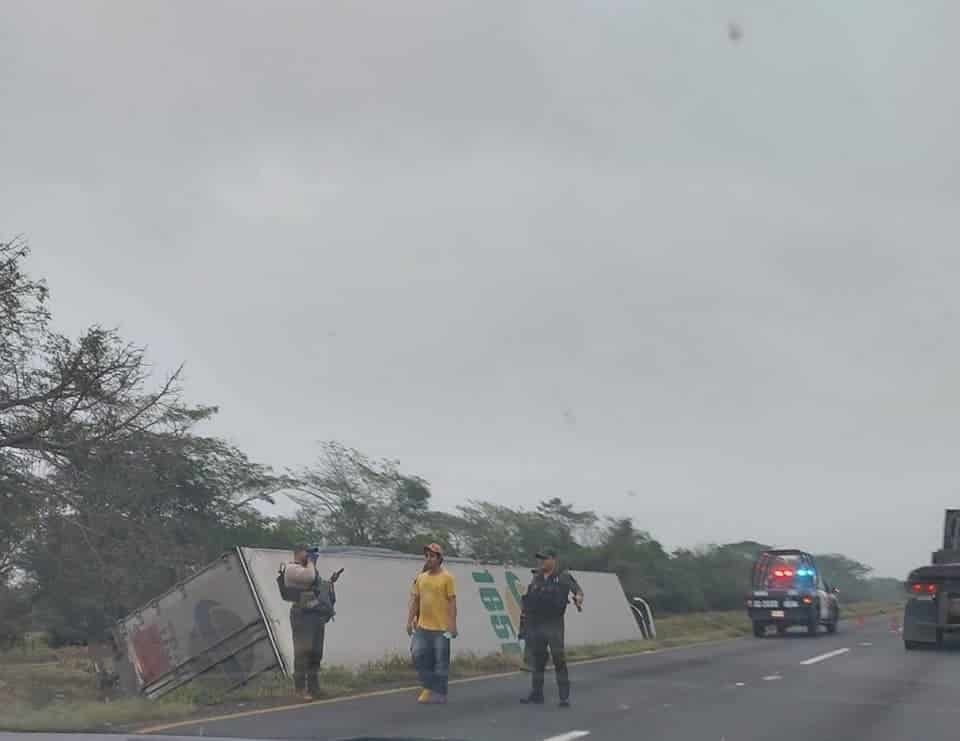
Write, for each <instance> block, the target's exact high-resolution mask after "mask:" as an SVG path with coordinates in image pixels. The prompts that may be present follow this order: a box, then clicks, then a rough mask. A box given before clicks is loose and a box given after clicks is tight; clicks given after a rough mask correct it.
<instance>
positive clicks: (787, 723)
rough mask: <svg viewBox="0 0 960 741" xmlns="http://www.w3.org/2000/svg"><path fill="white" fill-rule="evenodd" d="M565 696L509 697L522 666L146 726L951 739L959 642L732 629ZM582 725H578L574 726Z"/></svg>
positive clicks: (958, 717) (330, 732)
mask: <svg viewBox="0 0 960 741" xmlns="http://www.w3.org/2000/svg"><path fill="white" fill-rule="evenodd" d="M571 678H572V681H573V692H572V700H573V707H572V708H570V709H562V708H559V707H558V706H557V702H556V687H555V685H554V684H553V676H552V674H548V675H547V695H548V697H547V703H546V704H545V705H543V706H539V707H530V706H524V705H521V704H520V703H519V702H518V701H519V698H520V697H522V696H523V695H524V694H525V693H526V692H527V691H528V688H529V681H530V679H529V675H527V674H511V675H506V676H499V677H495V678H484V679H478V680H467V681H464V682H461V683H457V684H454V685H453V686H452V687H451V689H450V702H449V703H448V704H447V705H445V706H419V705H417V703H416V701H415V697H416V693H415V692H411V691H404V692H402V693H394V694H383V695H378V696H372V697H366V698H359V699H349V700H338V701H328V702H326V703H317V704H313V705H303V706H300V707H297V708H294V709H285V710H282V711H280V712H270V713H265V714H246V715H242V716H240V717H233V718H222V719H220V720H206V721H200V722H196V723H192V724H190V725H177V726H175V727H174V726H167V727H163V728H157V729H156V731H157V732H158V733H162V734H170V735H173V734H176V735H200V734H202V735H206V736H217V737H244V738H290V739H344V738H355V737H364V736H367V737H370V736H378V737H385V736H386V737H390V736H393V737H398V736H399V737H406V738H411V737H413V738H450V739H464V740H469V741H481V740H486V739H491V740H492V739H510V740H512V739H517V740H518V741H540V740H542V739H553V738H559V739H564V741H567V740H572V739H575V738H586V739H589V741H594V739H634V738H636V739H656V740H657V741H660V740H663V741H693V740H694V739H696V740H697V741H700V740H701V739H719V740H726V741H734V740H740V739H776V740H777V741H792V740H793V739H797V740H798V741H799V740H800V739H802V740H803V741H811V739H813V740H816V741H819V740H820V739H844V740H846V739H850V740H854V739H870V741H887V740H890V741H893V740H897V741H902V740H903V739H914V738H916V739H922V740H923V741H935V740H936V739H944V740H946V739H950V741H956V740H957V739H960V650H958V649H957V648H954V647H947V648H946V649H944V650H942V651H939V652H938V651H929V650H924V651H916V652H906V651H904V649H903V642H902V639H901V636H900V635H899V634H898V633H897V632H896V630H895V629H893V628H892V626H891V620H890V618H874V619H870V620H868V621H866V622H865V623H864V624H863V625H858V624H857V623H856V622H847V623H844V624H842V625H841V628H840V631H839V632H838V633H837V634H835V635H827V634H826V633H821V635H820V636H819V637H817V638H810V637H807V636H806V635H804V634H803V633H797V634H792V633H791V634H790V635H788V636H785V637H775V636H771V637H768V638H764V639H755V638H747V639H737V640H731V641H724V642H720V643H713V644H708V645H702V646H693V647H687V648H679V649H672V650H665V651H660V652H656V653H648V654H643V655H638V656H632V657H621V658H617V659H610V660H598V661H595V662H591V663H584V664H577V665H573V666H572V667H571ZM587 734H589V735H587Z"/></svg>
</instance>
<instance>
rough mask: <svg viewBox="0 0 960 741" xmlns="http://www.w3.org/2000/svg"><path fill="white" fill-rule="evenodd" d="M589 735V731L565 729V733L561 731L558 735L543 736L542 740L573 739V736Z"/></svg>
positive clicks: (558, 740)
mask: <svg viewBox="0 0 960 741" xmlns="http://www.w3.org/2000/svg"><path fill="white" fill-rule="evenodd" d="M589 735H590V731H567V732H566V733H561V734H560V735H559V736H550V738H545V739H543V741H573V740H574V739H575V738H583V737H584V736H589Z"/></svg>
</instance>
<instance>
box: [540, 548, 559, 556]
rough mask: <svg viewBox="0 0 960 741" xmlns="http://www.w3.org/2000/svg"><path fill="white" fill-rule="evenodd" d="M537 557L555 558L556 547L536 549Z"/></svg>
mask: <svg viewBox="0 0 960 741" xmlns="http://www.w3.org/2000/svg"><path fill="white" fill-rule="evenodd" d="M536 555H537V558H556V557H557V549H556V548H541V549H540V550H539V551H537V554H536Z"/></svg>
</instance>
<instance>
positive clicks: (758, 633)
mask: <svg viewBox="0 0 960 741" xmlns="http://www.w3.org/2000/svg"><path fill="white" fill-rule="evenodd" d="M766 634H767V626H766V625H764V624H763V623H761V622H760V621H759V620H754V621H753V637H754V638H763V637H764V636H765V635H766Z"/></svg>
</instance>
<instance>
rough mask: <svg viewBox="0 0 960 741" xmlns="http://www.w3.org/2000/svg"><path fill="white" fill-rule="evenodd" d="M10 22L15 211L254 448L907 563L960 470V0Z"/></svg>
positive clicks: (176, 14) (3, 15)
mask: <svg viewBox="0 0 960 741" xmlns="http://www.w3.org/2000/svg"><path fill="white" fill-rule="evenodd" d="M0 19H2V23H0V72H2V74H0V96H2V97H0V108H2V116H0V172H2V178H0V234H2V235H3V236H6V237H9V236H11V235H13V234H24V235H26V236H27V237H28V238H29V241H30V243H31V245H32V247H33V250H34V252H33V256H32V258H31V262H30V269H31V271H32V272H33V273H34V274H37V275H43V276H46V277H47V279H48V281H49V284H50V287H51V289H52V291H53V295H54V301H53V308H54V310H55V312H56V315H57V319H58V322H59V324H60V326H61V327H63V328H64V329H66V330H69V331H70V332H78V331H79V330H80V329H81V328H82V327H84V326H85V325H88V324H90V323H93V322H103V323H106V324H114V325H117V326H119V328H120V329H121V330H122V331H123V333H124V334H125V335H126V336H127V337H128V338H129V339H131V340H134V341H136V342H139V343H145V344H147V345H148V346H149V349H150V354H151V357H152V359H153V360H154V361H155V363H156V364H157V366H158V367H159V368H160V369H162V370H170V369H172V368H173V367H175V366H176V365H177V364H178V363H179V362H181V361H185V362H186V363H187V389H188V392H189V397H190V399H191V400H192V401H196V402H201V403H215V404H219V405H221V407H222V413H221V414H220V416H219V417H218V419H217V421H216V423H215V424H214V425H213V427H212V430H211V431H212V432H215V433H217V434H221V435H224V436H226V437H228V438H229V439H230V440H231V441H233V442H235V443H237V444H238V445H240V446H241V447H242V448H244V449H245V450H246V451H248V452H249V453H250V454H251V455H252V456H253V457H255V458H257V459H259V460H262V461H264V462H267V463H271V464H273V465H275V466H277V467H280V468H283V467H286V466H297V465H300V464H303V463H307V462H310V461H311V460H312V459H313V458H314V457H315V455H316V452H317V446H316V442H317V441H319V440H326V439H337V440H341V441H343V442H345V443H347V444H349V445H352V446H356V447H358V448H360V449H362V450H364V451H366V452H367V453H369V454H371V455H375V456H389V457H395V458H399V459H400V460H401V462H402V464H403V466H404V467H405V468H406V469H407V470H408V471H410V472H412V473H416V474H419V475H422V476H424V477H425V478H426V479H428V480H429V481H430V482H431V484H432V486H433V491H434V497H435V503H436V505H437V506H438V507H440V508H444V509H450V508H453V507H454V506H456V505H457V504H458V503H461V502H464V501H465V500H466V499H469V498H484V499H491V500H494V501H497V502H501V503H506V504H512V505H523V506H533V505H535V504H536V502H537V501H538V500H540V499H543V498H545V497H548V496H554V495H556V496H560V497H563V498H564V499H568V500H572V501H573V502H575V503H576V504H578V505H580V506H582V507H590V508H594V509H596V510H598V511H599V512H602V513H606V514H611V515H629V516H632V517H634V518H635V520H636V522H637V524H638V525H639V526H640V527H643V528H646V529H649V530H651V531H652V533H653V534H654V535H655V536H656V537H658V538H660V539H661V540H662V541H663V542H664V543H665V544H667V545H668V546H677V545H694V544H697V543H705V542H710V541H715V542H722V541H729V540H739V539H742V538H754V539H757V540H762V541H766V542H773V543H778V544H785V545H786V544H796V545H798V546H801V547H807V548H810V549H813V550H817V551H826V550H837V551H844V552H846V553H848V554H849V555H852V556H854V557H857V558H860V559H863V560H865V561H867V562H868V563H870V564H873V565H874V566H876V568H877V570H878V572H879V573H881V574H886V575H893V576H903V575H904V574H905V572H906V571H907V570H908V569H909V568H912V567H913V566H915V565H917V564H918V563H923V562H926V561H927V560H928V559H929V554H930V552H931V551H932V550H933V549H935V548H936V547H937V545H938V538H939V535H940V533H939V531H940V523H941V518H942V514H943V513H942V510H943V508H944V507H947V506H951V505H953V506H958V505H960V490H958V489H960V487H958V483H960V478H958V473H960V470H958V469H960V455H958V454H957V450H958V437H960V409H958V403H960V386H958V383H957V381H958V370H960V341H958V336H957V333H956V331H955V330H956V326H957V312H958V309H960V293H958V291H957V278H958V275H960V250H958V248H957V244H956V241H957V233H958V225H960V208H958V197H960V144H958V138H957V131H958V130H960V116H958V112H960V101H958V94H957V93H956V90H955V88H956V86H955V85H954V84H952V83H951V80H952V79H953V77H952V76H953V73H954V71H955V70H956V69H958V68H960V47H958V46H957V44H956V42H955V38H954V37H955V33H954V31H955V29H956V28H957V26H958V23H960V4H958V3H956V2H951V1H950V0H946V1H944V2H933V1H932V0H921V1H920V2H917V3H904V2H902V0H848V1H847V2H841V3H838V2H835V1H834V0H802V1H797V0H736V1H735V0H729V1H728V0H709V1H707V0H683V1H681V0H659V1H658V2H644V1H642V0H629V2H627V1H624V2H599V1H598V0H591V2H580V3H575V4H574V3H569V2H562V1H560V0H549V1H544V2H475V1H471V2H460V1H455V0H446V1H445V2H430V3H427V2H403V3H401V2H389V1H387V0H382V1H381V2H369V1H368V0H344V1H342V2H333V1H329V0H326V1H324V2H303V3H285V2H274V1H272V0H271V2H269V3H268V2H261V3H251V2H207V1H199V2H198V1H197V0H190V1H189V2H170V1H169V0H164V1H163V2H149V3H147V2H128V1H126V0H116V1H115V2H79V1H76V2H69V3H68V2H59V3H50V2H47V3H44V2H37V1H36V0H27V1H25V2H13V1H12V0H5V2H4V3H3V4H2V9H0ZM731 20H736V21H738V22H739V23H741V24H742V27H743V31H744V36H743V39H742V40H741V41H740V42H739V43H733V42H731V40H730V39H729V38H728V35H727V26H728V23H729V22H730V21H731ZM628 492H634V493H635V494H634V495H633V496H630V495H629V494H628Z"/></svg>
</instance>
